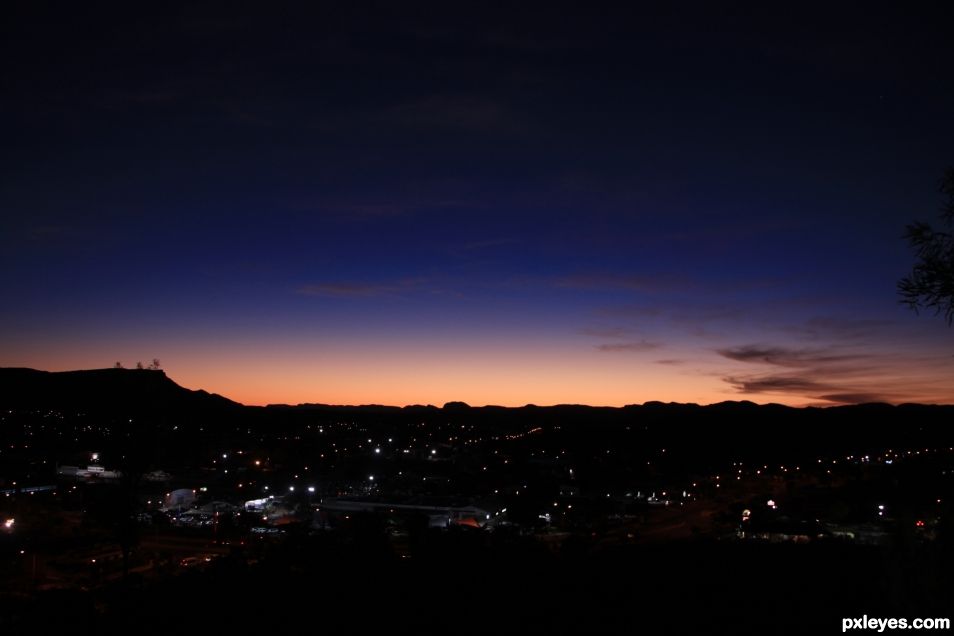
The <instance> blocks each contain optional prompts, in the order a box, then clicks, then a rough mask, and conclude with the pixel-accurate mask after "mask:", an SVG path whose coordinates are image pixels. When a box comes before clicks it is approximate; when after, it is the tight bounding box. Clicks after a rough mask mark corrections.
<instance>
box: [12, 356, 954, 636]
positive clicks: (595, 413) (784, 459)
mask: <svg viewBox="0 0 954 636" xmlns="http://www.w3.org/2000/svg"><path fill="white" fill-rule="evenodd" d="M0 407H2V412H0V420H2V422H0V521H2V522H3V525H2V526H0V633H2V634H47V633H62V634H97V635H100V634H177V633H184V634H193V633H208V632H211V631H215V632H217V633H222V634H229V633H236V634H239V633H242V634H244V633H255V634H262V633H284V632H301V633H320V632H325V631H329V632H330V631H333V632H335V633H395V634H404V633H407V634H431V633H433V634H438V633H440V634H446V633H460V634H471V633H473V634H478V633H480V634H483V633H504V634H508V633H524V634H581V633H584V634H585V633H647V634H667V633H672V634H684V633H688V634H725V633H757V634H776V633H778V634H783V633H784V634H788V633H801V634H804V633H840V632H841V624H842V619H843V618H855V617H862V616H865V615H866V616H869V617H879V618H882V617H883V618H891V617H896V618H907V619H914V618H951V617H952V615H954V606H952V603H951V599H952V598H954V548H952V532H951V514H950V504H951V502H952V501H954V492H952V483H954V431H952V427H951V425H950V422H951V421H954V417H952V415H954V409H951V408H950V407H931V406H919V405H904V406H900V407H892V406H888V405H863V406H857V407H841V408H831V409H791V408H786V407H782V406H778V405H768V406H757V405H754V404H751V403H735V402H733V403H723V404H719V405H713V406H708V407H699V406H696V405H667V404H658V403H656V404H654V403H650V404H646V405H642V406H633V407H626V408H622V409H604V408H590V407H578V406H566V407H551V408H540V407H532V406H528V407H525V408H520V409H504V408H497V407H484V408H471V407H468V406H467V405H465V404H460V403H451V404H448V405H445V406H444V407H441V408H438V407H433V406H420V407H408V408H390V407H330V406H322V405H301V406H297V407H287V406H281V407H278V406H276V407H267V408H248V407H243V406H242V405H239V404H235V403H233V402H230V401H228V400H226V399H224V398H221V397H219V396H213V395H209V394H206V393H203V392H192V391H186V390H185V389H182V388H181V387H178V386H177V385H176V384H175V383H174V382H172V381H171V380H170V379H169V378H167V377H166V376H165V375H164V374H163V373H162V372H159V371H150V370H142V371H138V370H137V371H126V370H104V371H97V372H77V373H73V374H44V373H42V372H35V371H31V370H20V369H0Z"/></svg>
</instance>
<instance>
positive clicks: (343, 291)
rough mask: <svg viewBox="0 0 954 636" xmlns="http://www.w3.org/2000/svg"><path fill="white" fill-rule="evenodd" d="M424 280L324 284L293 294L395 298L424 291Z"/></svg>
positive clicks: (307, 287)
mask: <svg viewBox="0 0 954 636" xmlns="http://www.w3.org/2000/svg"><path fill="white" fill-rule="evenodd" d="M426 285H427V281H426V280H425V279H417V278H409V279H404V280H399V281H394V282H390V283H376V282H347V281H346V282H325V283H312V284H309V285H302V286H300V287H298V288H297V289H296V290H295V292H296V293H297V294H300V295H302V296H324V297H329V298H372V297H381V296H396V295H400V294H405V293H411V292H415V291H422V290H425V289H426Z"/></svg>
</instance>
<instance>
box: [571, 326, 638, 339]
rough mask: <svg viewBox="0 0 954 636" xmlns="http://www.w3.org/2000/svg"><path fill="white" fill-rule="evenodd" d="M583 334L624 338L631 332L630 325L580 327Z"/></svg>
mask: <svg viewBox="0 0 954 636" xmlns="http://www.w3.org/2000/svg"><path fill="white" fill-rule="evenodd" d="M580 333H581V334H583V335H584V336H595V337H597V338H625V337H627V336H629V335H630V334H632V333H633V329H631V328H630V327H584V328H583V329H580Z"/></svg>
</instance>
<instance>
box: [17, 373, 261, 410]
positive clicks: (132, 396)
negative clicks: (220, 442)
mask: <svg viewBox="0 0 954 636" xmlns="http://www.w3.org/2000/svg"><path fill="white" fill-rule="evenodd" d="M0 405H2V406H3V407H5V408H18V409H47V408H56V409H67V410H78V411H86V412H94V413H95V412H109V413H113V412H117V413H119V412H121V413H130V414H132V413H143V412H148V413H151V414H159V413H168V412H191V413H202V412H210V411H216V412H217V411H224V410H235V409H240V408H242V405H240V404H238V403H237V402H233V401H231V400H229V399H227V398H224V397H222V396H221V395H216V394H213V393H208V392H206V391H202V390H198V391H192V390H189V389H186V388H183V387H181V386H179V385H178V384H176V383H175V382H174V381H172V380H171V379H170V378H169V377H168V376H167V375H166V374H165V372H164V371H161V370H152V369H93V370H87V371H60V372H49V371H38V370H35V369H25V368H0Z"/></svg>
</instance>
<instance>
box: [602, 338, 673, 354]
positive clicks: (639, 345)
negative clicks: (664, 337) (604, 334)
mask: <svg viewBox="0 0 954 636" xmlns="http://www.w3.org/2000/svg"><path fill="white" fill-rule="evenodd" d="M661 347H662V344H660V343H658V342H650V341H648V340H640V341H639V342H613V343H608V344H598V345H596V350H597V351H603V352H605V353H641V352H643V351H655V350H656V349H659V348H661Z"/></svg>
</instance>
